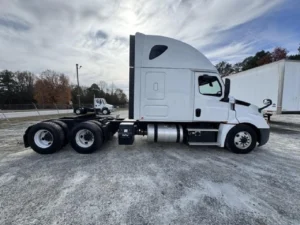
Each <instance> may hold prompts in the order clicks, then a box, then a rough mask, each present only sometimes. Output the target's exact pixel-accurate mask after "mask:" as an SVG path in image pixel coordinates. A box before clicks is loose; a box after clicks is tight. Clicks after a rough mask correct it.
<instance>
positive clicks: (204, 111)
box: [193, 72, 229, 122]
mask: <svg viewBox="0 0 300 225" xmlns="http://www.w3.org/2000/svg"><path fill="white" fill-rule="evenodd" d="M194 79H195V82H194V83H195V88H194V89H195V98H194V99H195V102H194V112H193V113H194V116H193V120H194V121H212V122H226V121H227V120H228V113H229V103H228V102H224V101H221V100H222V99H223V97H224V84H223V81H222V80H221V78H220V77H219V75H217V74H211V73H200V72H195V78H194Z"/></svg>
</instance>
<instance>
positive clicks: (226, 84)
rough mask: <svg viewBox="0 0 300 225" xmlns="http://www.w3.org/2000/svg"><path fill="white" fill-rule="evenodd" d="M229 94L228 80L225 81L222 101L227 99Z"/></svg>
mask: <svg viewBox="0 0 300 225" xmlns="http://www.w3.org/2000/svg"><path fill="white" fill-rule="evenodd" d="M229 93H230V80H229V79H228V78H226V79H225V91H224V99H226V100H227V99H228V97H229Z"/></svg>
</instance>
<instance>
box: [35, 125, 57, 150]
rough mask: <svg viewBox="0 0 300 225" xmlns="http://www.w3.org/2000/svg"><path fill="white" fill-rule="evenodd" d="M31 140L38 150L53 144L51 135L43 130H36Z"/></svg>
mask: <svg viewBox="0 0 300 225" xmlns="http://www.w3.org/2000/svg"><path fill="white" fill-rule="evenodd" d="M33 138H34V143H35V144H36V145H37V146H38V147H39V148H49V147H50V146H51V145H52V143H53V135H52V133H51V132H50V131H48V130H45V129H41V130H38V131H37V132H36V133H35V134H34V137H33Z"/></svg>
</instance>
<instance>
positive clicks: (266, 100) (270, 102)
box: [263, 99, 272, 105]
mask: <svg viewBox="0 0 300 225" xmlns="http://www.w3.org/2000/svg"><path fill="white" fill-rule="evenodd" d="M263 103H264V105H271V104H272V100H271V99H264V100H263Z"/></svg>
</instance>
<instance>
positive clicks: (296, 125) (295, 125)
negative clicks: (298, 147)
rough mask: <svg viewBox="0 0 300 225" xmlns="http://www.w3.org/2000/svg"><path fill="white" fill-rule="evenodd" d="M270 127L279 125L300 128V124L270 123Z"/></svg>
mask: <svg viewBox="0 0 300 225" xmlns="http://www.w3.org/2000/svg"><path fill="white" fill-rule="evenodd" d="M270 125H279V126H288V127H295V128H300V124H297V123H292V122H282V121H272V120H271V121H270Z"/></svg>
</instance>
